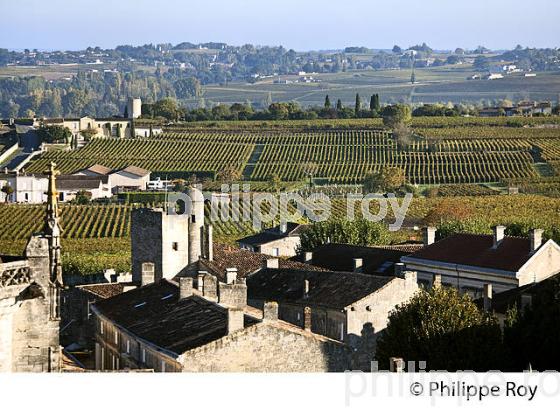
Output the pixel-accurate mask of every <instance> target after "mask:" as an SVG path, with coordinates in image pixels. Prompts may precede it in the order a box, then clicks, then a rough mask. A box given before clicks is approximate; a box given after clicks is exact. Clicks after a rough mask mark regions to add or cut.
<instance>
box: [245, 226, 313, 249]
mask: <svg viewBox="0 0 560 410" xmlns="http://www.w3.org/2000/svg"><path fill="white" fill-rule="evenodd" d="M305 228H306V225H300V224H298V223H295V222H288V223H287V224H286V232H282V231H281V228H280V226H275V227H274V228H270V229H265V230H264V231H262V232H259V233H257V234H255V235H250V236H246V237H245V238H242V239H239V240H238V241H237V242H238V243H243V244H247V245H251V246H259V245H263V244H265V243H269V242H273V241H277V240H278V239H282V238H285V237H287V236H297V235H299V234H300V233H301V232H302V231H303V230H305Z"/></svg>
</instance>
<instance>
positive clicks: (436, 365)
mask: <svg viewBox="0 0 560 410" xmlns="http://www.w3.org/2000/svg"><path fill="white" fill-rule="evenodd" d="M375 357H376V360H377V361H378V362H379V366H380V368H387V367H388V366H389V359H390V358H391V357H400V358H402V359H404V360H405V361H415V362H417V363H418V362H419V361H425V362H426V367H427V370H446V371H450V372H454V371H458V370H473V371H488V370H493V369H500V368H502V367H503V358H504V349H503V345H502V333H501V330H500V326H499V324H498V322H497V320H496V319H495V318H494V317H492V316H491V315H488V314H486V313H483V312H481V311H480V310H479V309H478V307H477V306H476V305H475V304H474V302H473V301H472V300H471V298H470V297H469V296H468V295H462V296H461V295H459V293H458V292H457V290H456V289H454V288H446V287H435V288H432V289H431V290H429V291H424V290H421V291H419V292H418V293H417V294H416V295H415V296H414V297H413V298H412V299H411V300H410V301H408V302H406V303H404V304H402V305H400V306H398V307H397V308H396V309H395V310H394V311H393V312H392V313H391V314H390V315H389V323H388V325H387V328H386V329H385V330H384V332H383V333H382V335H381V337H380V339H379V340H378V343H377V350H376V354H375Z"/></svg>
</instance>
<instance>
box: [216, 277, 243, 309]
mask: <svg viewBox="0 0 560 410" xmlns="http://www.w3.org/2000/svg"><path fill="white" fill-rule="evenodd" d="M218 303H220V304H221V305H225V306H228V307H236V308H239V309H244V308H245V307H246V306H247V284H246V283H245V279H238V280H236V281H235V282H232V283H230V284H228V283H222V282H218Z"/></svg>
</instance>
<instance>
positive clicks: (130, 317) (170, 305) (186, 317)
mask: <svg viewBox="0 0 560 410" xmlns="http://www.w3.org/2000/svg"><path fill="white" fill-rule="evenodd" d="M95 308H96V309H97V310H98V311H99V313H101V314H102V315H103V316H105V317H106V318H108V319H110V320H111V321H113V322H114V323H115V324H117V325H118V326H120V327H122V328H124V329H126V330H127V331H129V332H130V333H132V334H134V335H136V336H137V337H138V338H141V339H143V340H146V341H148V342H150V343H152V344H154V345H156V346H158V347H160V348H163V349H165V350H168V351H170V352H173V353H175V354H177V355H180V354H182V353H184V352H186V351H188V350H191V349H194V348H196V347H200V346H203V345H205V344H207V343H210V342H212V341H214V340H218V339H220V338H222V337H224V336H226V335H227V320H228V319H227V318H228V313H227V309H226V308H224V307H221V306H220V305H218V304H216V303H213V302H210V301H208V300H206V299H204V298H202V297H200V296H197V295H193V296H191V297H188V298H185V299H182V300H179V287H178V285H177V284H176V283H175V282H171V281H167V280H165V279H164V280H162V281H160V282H158V283H153V284H151V285H147V286H143V287H141V288H138V289H134V290H131V291H128V292H126V293H122V294H120V295H117V296H115V297H112V298H110V299H105V300H102V301H100V302H97V303H96V304H95ZM244 322H245V323H244V326H245V327H249V326H252V325H254V324H256V323H258V322H259V321H258V320H257V319H255V318H253V317H251V316H248V315H245V320H244Z"/></svg>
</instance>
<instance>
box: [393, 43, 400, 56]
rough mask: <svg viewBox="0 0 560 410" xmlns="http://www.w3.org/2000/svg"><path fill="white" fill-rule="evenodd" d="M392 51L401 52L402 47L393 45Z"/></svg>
mask: <svg viewBox="0 0 560 410" xmlns="http://www.w3.org/2000/svg"><path fill="white" fill-rule="evenodd" d="M393 53H395V54H402V48H400V47H399V46H397V45H395V46H393Z"/></svg>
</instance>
